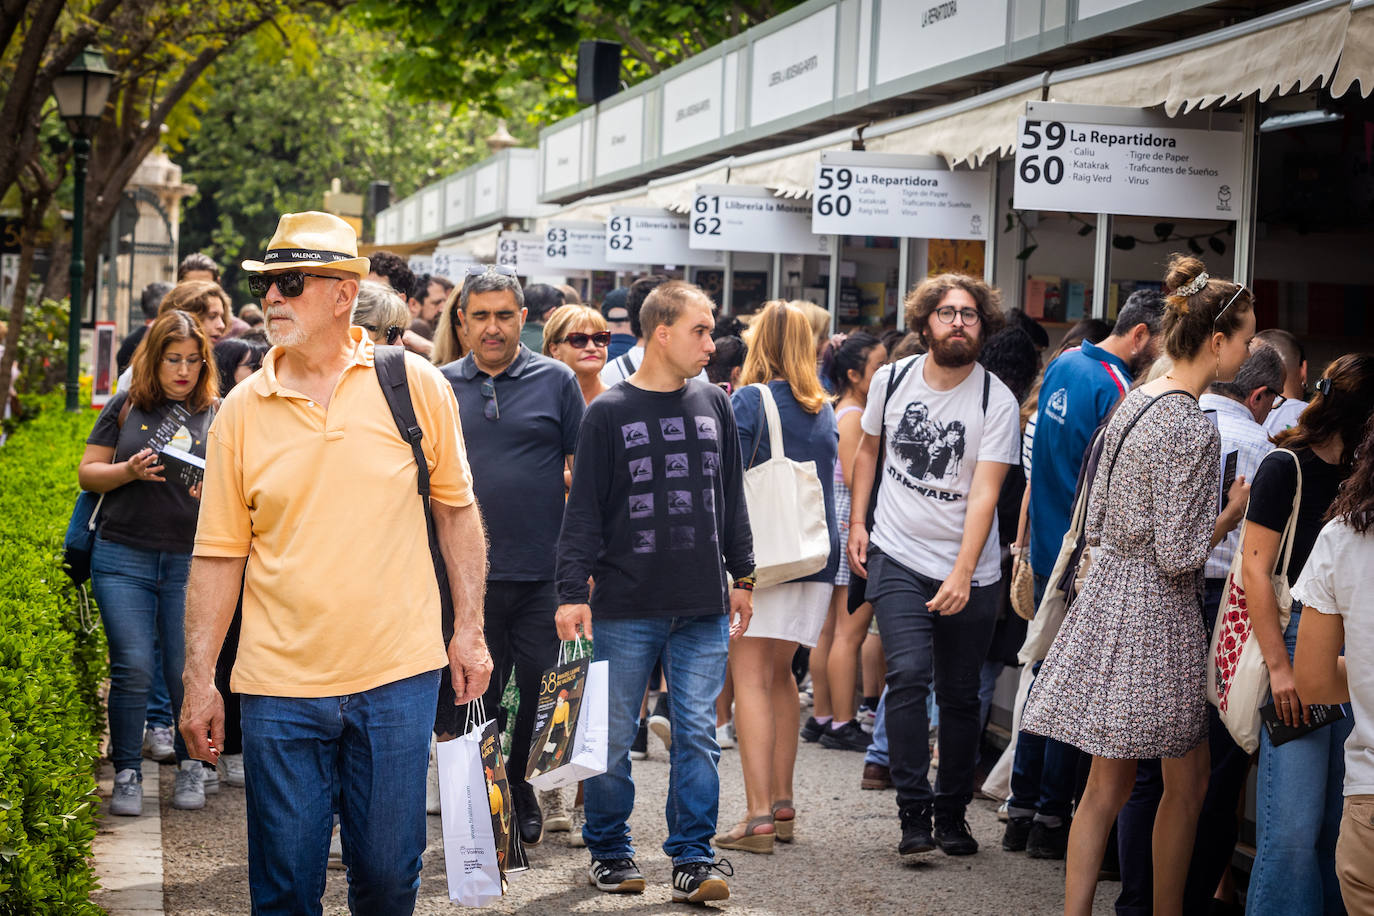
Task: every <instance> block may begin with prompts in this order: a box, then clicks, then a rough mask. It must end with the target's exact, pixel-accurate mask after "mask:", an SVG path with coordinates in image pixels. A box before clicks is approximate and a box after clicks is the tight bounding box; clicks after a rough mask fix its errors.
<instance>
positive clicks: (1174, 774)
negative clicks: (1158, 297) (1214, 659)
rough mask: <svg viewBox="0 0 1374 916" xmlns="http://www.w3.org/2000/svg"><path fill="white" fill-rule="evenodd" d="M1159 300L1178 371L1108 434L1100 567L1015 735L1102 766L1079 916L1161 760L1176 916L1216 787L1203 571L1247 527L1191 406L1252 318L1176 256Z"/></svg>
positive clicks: (1072, 892)
mask: <svg viewBox="0 0 1374 916" xmlns="http://www.w3.org/2000/svg"><path fill="white" fill-rule="evenodd" d="M1164 286H1165V289H1166V290H1169V291H1170V292H1169V293H1168V296H1167V299H1166V302H1167V306H1168V307H1167V309H1166V311H1165V315H1164V320H1163V324H1162V333H1163V337H1164V347H1165V351H1166V352H1167V353H1168V355H1169V356H1170V357H1171V358H1172V359H1173V360H1174V367H1173V369H1172V370H1171V371H1170V372H1169V374H1168V375H1166V376H1164V377H1163V378H1160V379H1157V380H1156V381H1153V382H1149V383H1147V384H1145V385H1143V386H1142V387H1140V388H1138V389H1136V390H1135V391H1133V392H1131V393H1130V394H1129V395H1127V397H1126V398H1125V400H1123V401H1122V403H1121V405H1120V407H1119V408H1118V409H1117V411H1116V413H1115V415H1114V416H1113V417H1112V419H1111V421H1110V423H1109V425H1108V427H1107V435H1106V439H1105V442H1104V446H1103V450H1102V463H1101V464H1100V465H1099V467H1098V471H1097V475H1096V477H1095V479H1094V481H1093V486H1092V491H1091V495H1090V497H1089V500H1088V518H1087V535H1088V543H1089V544H1090V545H1092V562H1091V565H1090V567H1089V570H1088V573H1087V579H1086V581H1085V582H1084V585H1083V589H1082V591H1081V593H1080V594H1079V596H1078V599H1077V600H1076V601H1075V602H1074V605H1073V607H1072V608H1070V609H1069V612H1068V615H1067V616H1066V618H1065V620H1064V625H1063V627H1062V628H1061V629H1060V631H1059V636H1058V638H1057V639H1056V640H1055V642H1054V645H1053V647H1052V648H1051V649H1050V652H1049V655H1048V656H1047V657H1046V659H1045V662H1044V664H1043V665H1042V667H1041V670H1040V674H1039V676H1038V677H1037V678H1036V682H1035V687H1034V688H1033V689H1032V691H1031V694H1030V698H1029V700H1028V701H1027V704H1026V710H1025V714H1024V716H1023V718H1022V721H1021V727H1022V728H1023V729H1024V730H1026V731H1028V732H1031V733H1033V734H1038V735H1045V736H1047V737H1051V738H1055V739H1058V740H1060V741H1063V742H1065V743H1067V744H1071V745H1073V746H1075V747H1077V748H1080V749H1081V750H1083V751H1085V752H1086V753H1089V754H1092V755H1093V761H1092V770H1091V771H1090V774H1089V777H1088V785H1087V789H1086V791H1085V792H1084V794H1083V800H1082V801H1081V802H1080V803H1079V805H1078V810H1077V813H1076V816H1075V817H1074V821H1073V827H1072V829H1071V831H1070V833H1069V848H1068V861H1067V873H1066V877H1065V905H1064V909H1065V912H1066V913H1069V914H1078V913H1082V914H1089V913H1091V912H1092V903H1093V893H1094V891H1095V889H1096V886H1097V872H1098V867H1099V865H1100V863H1101V861H1102V853H1103V850H1104V849H1105V847H1106V844H1107V836H1108V833H1109V832H1110V830H1111V826H1112V823H1113V822H1114V821H1115V820H1116V816H1117V813H1118V812H1119V811H1120V810H1121V807H1122V805H1124V804H1125V802H1126V799H1127V798H1128V797H1129V796H1130V793H1131V787H1132V786H1133V785H1134V783H1135V771H1136V761H1137V760H1141V759H1148V758H1154V757H1159V758H1162V759H1163V770H1164V797H1163V799H1162V800H1161V802H1160V805H1159V813H1158V815H1157V816H1156V818H1155V832H1154V841H1155V849H1154V907H1155V912H1156V913H1178V912H1180V911H1181V908H1182V902H1183V886H1184V880H1185V877H1186V874H1187V869H1188V860H1189V856H1190V855H1191V852H1192V845H1193V836H1194V831H1195V829H1196V825H1197V815H1198V811H1199V809H1200V808H1201V806H1202V800H1203V796H1204V795H1205V793H1206V787H1207V778H1208V771H1209V760H1208V751H1207V742H1206V738H1207V710H1206V702H1207V699H1206V681H1207V679H1206V667H1205V664H1206V656H1207V638H1208V637H1207V634H1206V633H1205V632H1204V628H1203V623H1202V605H1201V599H1200V597H1199V596H1200V593H1201V588H1202V567H1203V564H1204V563H1205V562H1206V560H1207V555H1208V553H1210V551H1211V549H1212V547H1213V546H1214V545H1215V544H1216V543H1217V542H1218V541H1219V540H1220V539H1221V538H1222V537H1224V536H1225V534H1226V533H1227V532H1228V531H1230V530H1231V529H1232V528H1234V527H1235V526H1236V525H1237V524H1238V523H1239V521H1240V518H1241V515H1242V513H1243V511H1244V507H1245V492H1246V490H1248V486H1247V485H1246V484H1245V483H1244V481H1243V480H1238V481H1237V486H1236V487H1234V488H1233V489H1232V492H1231V493H1230V494H1229V496H1230V499H1229V501H1228V503H1227V506H1226V509H1225V510H1224V511H1223V512H1222V514H1221V516H1220V517H1218V516H1217V492H1218V488H1219V486H1220V442H1219V439H1218V436H1217V431H1216V427H1215V426H1213V425H1212V423H1211V422H1210V421H1209V420H1208V419H1207V418H1206V417H1205V416H1204V415H1203V413H1202V411H1201V410H1199V409H1198V406H1197V397H1198V396H1199V395H1200V394H1201V393H1202V392H1204V391H1206V390H1207V387H1208V386H1209V385H1210V384H1211V383H1212V382H1214V381H1216V380H1218V379H1223V380H1224V379H1229V378H1232V377H1233V376H1234V375H1235V373H1236V370H1237V369H1239V368H1240V365H1241V363H1243V362H1244V361H1245V358H1246V356H1247V355H1248V349H1247V348H1248V346H1249V343H1250V338H1251V337H1252V336H1253V335H1254V331H1255V316H1254V311H1253V301H1252V296H1251V293H1250V291H1249V290H1247V289H1246V288H1245V287H1244V286H1240V285H1237V284H1235V283H1232V282H1230V281H1226V280H1216V279H1211V278H1210V277H1209V276H1208V275H1207V273H1206V271H1205V269H1204V267H1203V264H1202V262H1201V261H1199V260H1197V259H1196V258H1191V257H1185V256H1181V255H1175V256H1174V257H1173V259H1172V261H1171V262H1170V265H1169V271H1168V275H1167V276H1166V278H1165V281H1164ZM1161 395H1162V397H1161ZM1137 418H1139V421H1138V422H1135V423H1133V422H1132V421H1134V420H1136V419H1137Z"/></svg>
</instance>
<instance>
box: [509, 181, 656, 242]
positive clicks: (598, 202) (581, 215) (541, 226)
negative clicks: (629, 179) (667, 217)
mask: <svg viewBox="0 0 1374 916" xmlns="http://www.w3.org/2000/svg"><path fill="white" fill-rule="evenodd" d="M645 191H646V188H644V187H643V186H642V185H641V186H640V187H638V188H631V189H630V190H628V191H617V192H616V193H614V194H600V195H598V196H596V197H584V198H582V199H581V200H577V201H573V202H572V203H570V204H568V205H567V206H566V207H560V208H558V209H557V210H554V211H553V212H552V213H548V214H545V215H544V216H541V217H539V218H538V219H536V220H535V221H534V230H535V231H536V232H539V233H544V232H547V231H548V228H549V223H550V222H552V221H554V220H557V221H559V222H567V221H570V220H576V221H578V222H604V221H605V220H608V219H610V218H611V207H649V206H652V204H651V203H650V202H649V197H648V195H647V194H646V193H645Z"/></svg>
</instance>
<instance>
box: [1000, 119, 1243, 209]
mask: <svg viewBox="0 0 1374 916" xmlns="http://www.w3.org/2000/svg"><path fill="white" fill-rule="evenodd" d="M1017 130H1018V135H1017V136H1018V141H1017V146H1016V187H1015V191H1014V194H1013V204H1014V206H1015V207H1016V209H1018V210H1057V211H1066V212H1077V213H1111V214H1120V215H1123V216H1167V217H1174V218H1177V219H1211V220H1216V219H1224V220H1232V219H1236V217H1237V213H1236V211H1235V209H1233V207H1235V206H1237V205H1238V204H1236V203H1233V201H1236V200H1237V199H1238V198H1239V196H1240V187H1241V181H1242V176H1243V174H1244V135H1243V134H1242V132H1241V120H1240V117H1239V116H1236V115H1224V114H1203V115H1201V116H1191V117H1185V118H1177V119H1170V118H1168V117H1167V116H1165V115H1164V114H1163V113H1160V112H1154V111H1146V110H1143V109H1138V108H1110V107H1106V106H1100V105H1073V104H1067V103H1062V102H1028V103H1027V104H1026V115H1025V117H1023V118H1021V119H1020V120H1019V122H1018V127H1017Z"/></svg>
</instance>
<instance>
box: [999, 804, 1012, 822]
mask: <svg viewBox="0 0 1374 916" xmlns="http://www.w3.org/2000/svg"><path fill="white" fill-rule="evenodd" d="M1010 804H1011V802H1010V801H1004V802H1002V804H1000V805H998V806H997V819H998V820H999V821H1001V822H1002V823H1004V824H1005V823H1006V822H1007V821H1009V820H1010V819H1011V812H1009V811H1008V810H1007V808H1008V806H1009V805H1010Z"/></svg>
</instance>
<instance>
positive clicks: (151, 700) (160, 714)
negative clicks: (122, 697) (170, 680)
mask: <svg viewBox="0 0 1374 916" xmlns="http://www.w3.org/2000/svg"><path fill="white" fill-rule="evenodd" d="M147 719H148V725H149V726H150V727H151V726H153V725H160V726H163V727H164V728H173V729H174V728H176V725H177V722H176V716H174V715H173V714H172V694H171V693H170V692H169V691H168V689H167V679H166V678H165V677H163V676H162V645H161V643H160V642H159V641H157V640H154V641H153V682H152V684H151V685H150V686H149V687H148V715H147Z"/></svg>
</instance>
